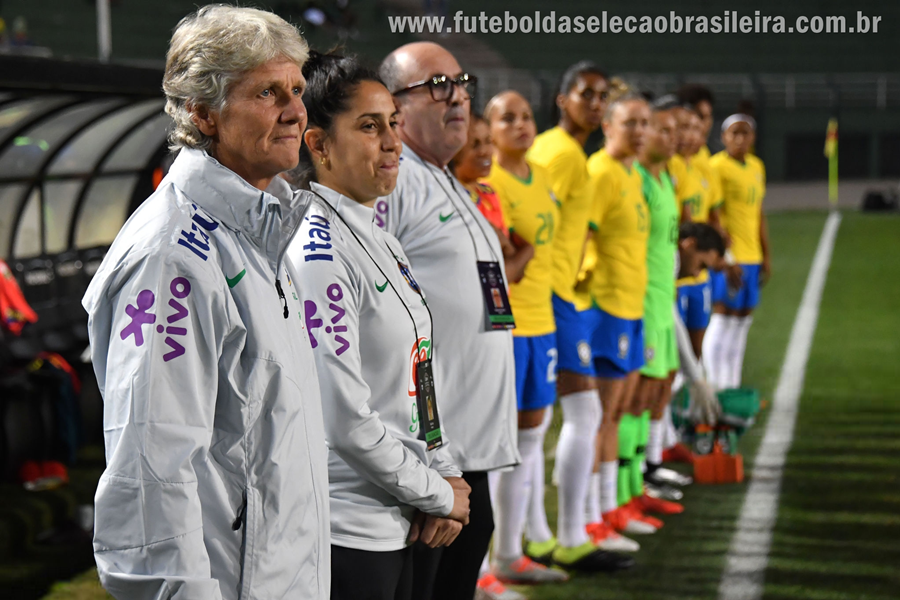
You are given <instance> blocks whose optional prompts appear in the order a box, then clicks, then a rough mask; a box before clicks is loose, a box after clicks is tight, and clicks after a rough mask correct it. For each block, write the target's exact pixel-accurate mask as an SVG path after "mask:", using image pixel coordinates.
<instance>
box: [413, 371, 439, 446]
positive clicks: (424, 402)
mask: <svg viewBox="0 0 900 600" xmlns="http://www.w3.org/2000/svg"><path fill="white" fill-rule="evenodd" d="M416 407H417V408H418V410H419V425H420V427H419V439H420V440H425V443H426V444H427V446H426V448H427V449H428V450H435V449H436V448H440V447H441V446H443V445H444V440H443V438H442V437H441V419H440V416H439V415H438V407H437V396H436V395H435V392H434V372H433V371H432V368H431V359H430V358H428V359H425V360H422V361H419V362H418V363H416Z"/></svg>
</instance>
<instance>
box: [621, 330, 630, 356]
mask: <svg viewBox="0 0 900 600" xmlns="http://www.w3.org/2000/svg"><path fill="white" fill-rule="evenodd" d="M629 346H630V342H629V340H628V335H626V334H624V333H623V334H622V335H620V336H619V358H627V357H628V348H629Z"/></svg>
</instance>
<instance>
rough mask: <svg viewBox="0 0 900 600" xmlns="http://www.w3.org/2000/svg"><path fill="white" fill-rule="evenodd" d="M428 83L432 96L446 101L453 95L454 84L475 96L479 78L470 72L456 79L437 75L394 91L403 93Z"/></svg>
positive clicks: (440, 100) (470, 95) (433, 98)
mask: <svg viewBox="0 0 900 600" xmlns="http://www.w3.org/2000/svg"><path fill="white" fill-rule="evenodd" d="M423 85H427V86H428V89H429V90H430V91H431V98H432V100H434V101H435V102H446V101H448V100H449V99H450V98H451V97H452V96H453V86H454V85H458V86H459V87H461V88H462V89H464V90H465V91H466V92H467V93H468V94H469V99H470V100H471V99H472V98H474V97H475V89H476V87H477V85H478V78H477V77H475V76H474V75H469V74H468V73H463V74H461V75H459V76H458V77H456V78H455V79H450V78H449V77H448V76H446V75H435V76H433V77H432V78H431V79H423V80H422V81H417V82H416V83H411V84H409V85H408V86H406V87H405V88H403V89H401V90H398V91H396V92H394V94H395V95H396V94H403V93H405V92H408V91H410V90H414V89H416V88H418V87H422V86H423Z"/></svg>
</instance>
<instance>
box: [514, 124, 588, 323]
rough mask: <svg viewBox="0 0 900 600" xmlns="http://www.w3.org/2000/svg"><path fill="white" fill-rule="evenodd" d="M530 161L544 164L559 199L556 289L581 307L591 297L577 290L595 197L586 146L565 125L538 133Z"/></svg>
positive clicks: (564, 298)
mask: <svg viewBox="0 0 900 600" xmlns="http://www.w3.org/2000/svg"><path fill="white" fill-rule="evenodd" d="M528 160H529V161H530V162H531V163H532V164H535V165H538V166H541V167H543V168H544V169H545V170H546V172H547V174H548V175H549V176H550V185H551V186H552V187H553V193H554V194H555V195H556V199H557V200H558V201H559V223H558V224H557V228H556V237H555V240H554V242H553V292H554V293H555V294H556V295H557V296H559V297H560V298H562V299H563V300H565V301H566V302H572V303H574V304H575V305H576V307H577V308H578V309H579V310H584V309H586V308H589V307H590V300H589V299H587V301H585V299H584V298H583V297H579V295H578V294H576V292H575V285H576V281H577V277H578V271H579V267H580V266H581V263H582V256H583V254H584V249H585V240H586V239H587V232H588V219H589V218H590V211H591V204H592V199H591V196H590V191H591V188H590V185H589V178H588V172H587V155H586V154H585V153H584V148H582V147H581V144H579V143H578V141H576V140H575V138H573V137H572V136H571V135H569V134H568V132H566V131H565V130H564V129H562V128H561V127H554V128H552V129H549V130H547V131H545V132H544V133H542V134H541V135H539V136H537V137H536V138H535V140H534V144H533V145H532V146H531V149H530V150H529V151H528Z"/></svg>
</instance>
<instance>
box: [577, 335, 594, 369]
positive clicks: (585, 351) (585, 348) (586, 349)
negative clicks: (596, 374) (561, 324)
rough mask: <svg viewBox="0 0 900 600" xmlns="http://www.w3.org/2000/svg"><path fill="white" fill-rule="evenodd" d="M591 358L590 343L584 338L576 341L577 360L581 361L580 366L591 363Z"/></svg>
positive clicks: (586, 365) (587, 365)
mask: <svg viewBox="0 0 900 600" xmlns="http://www.w3.org/2000/svg"><path fill="white" fill-rule="evenodd" d="M591 358H592V356H591V345H590V344H588V343H587V341H585V340H581V341H580V342H578V360H580V361H581V366H582V367H589V366H590V365H591Z"/></svg>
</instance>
